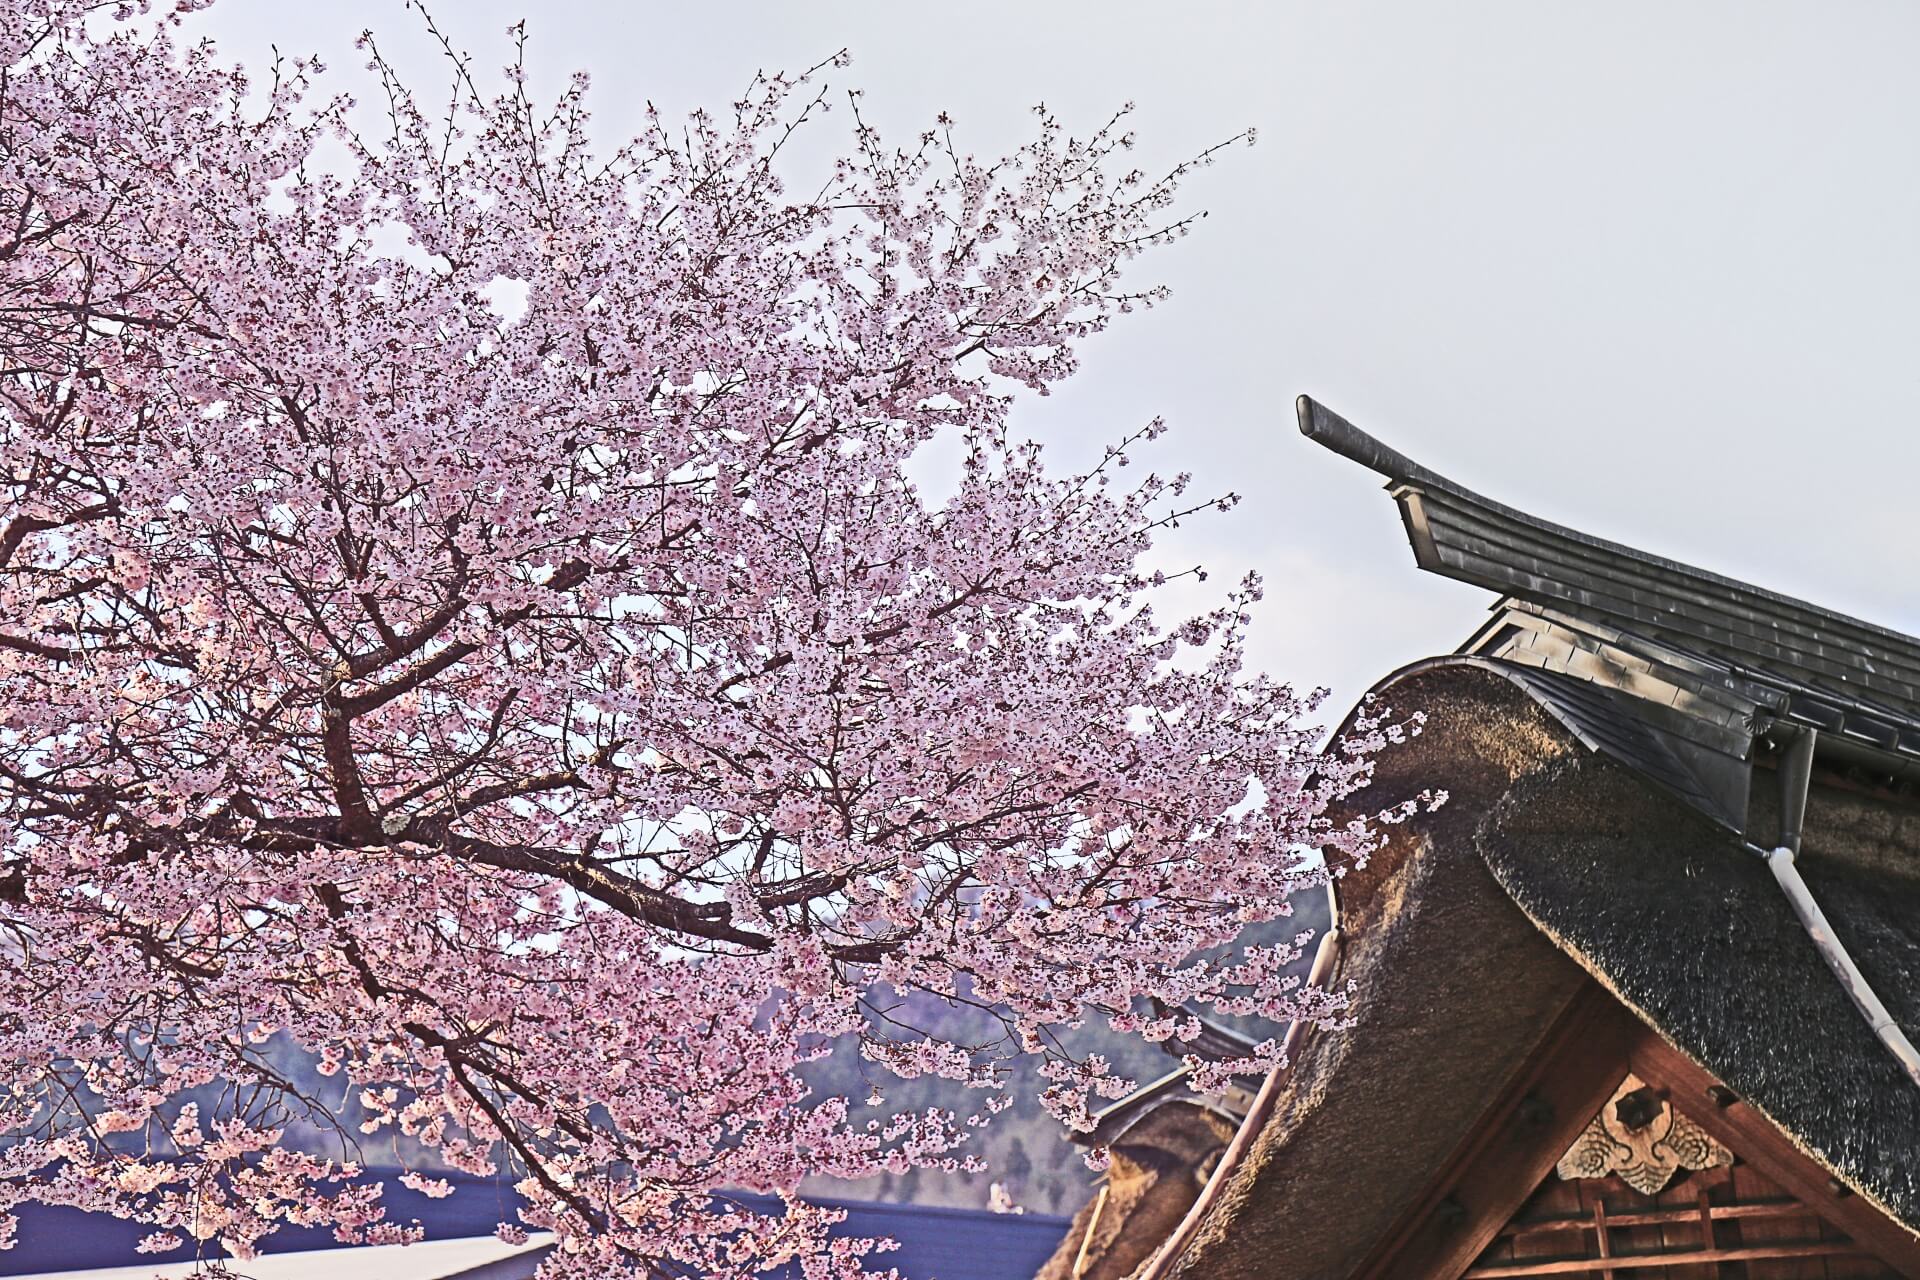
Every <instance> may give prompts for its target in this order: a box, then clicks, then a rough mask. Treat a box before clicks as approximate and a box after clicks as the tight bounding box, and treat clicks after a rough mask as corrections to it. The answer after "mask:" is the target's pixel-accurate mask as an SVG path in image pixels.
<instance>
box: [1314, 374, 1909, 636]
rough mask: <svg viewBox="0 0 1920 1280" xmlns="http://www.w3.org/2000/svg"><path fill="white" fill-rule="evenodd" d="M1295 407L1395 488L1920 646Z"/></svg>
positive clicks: (1323, 438)
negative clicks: (1490, 493) (1546, 515)
mask: <svg viewBox="0 0 1920 1280" xmlns="http://www.w3.org/2000/svg"><path fill="white" fill-rule="evenodd" d="M1294 408H1295V412H1296V414H1297V416H1298V418H1299V421H1300V434H1301V435H1303V436H1305V437H1306V438H1307V439H1309V440H1311V441H1313V442H1314V443H1315V444H1317V445H1320V446H1321V447H1322V448H1324V449H1328V450H1331V451H1332V452H1334V453H1337V454H1339V455H1340V456H1341V457H1343V458H1347V459H1349V460H1351V461H1353V462H1357V463H1359V464H1360V465H1361V466H1363V467H1366V468H1367V469H1368V470H1370V471H1374V472H1377V473H1378V474H1380V475H1382V476H1385V477H1386V478H1387V479H1388V480H1390V481H1393V482H1394V483H1396V484H1411V485H1415V486H1418V487H1421V488H1429V489H1435V490H1439V491H1440V492H1443V493H1446V494H1448V495H1450V496H1452V497H1454V498H1458V499H1460V500H1462V501H1465V502H1469V503H1472V504H1474V505H1476V506H1479V507H1482V508H1484V509H1486V510H1488V511H1492V512H1495V513H1497V514H1499V515H1502V516H1504V517H1506V518H1507V519H1509V520H1514V521H1517V522H1519V523H1522V524H1525V525H1528V526H1530V527H1532V528H1534V529H1536V530H1539V531H1541V532H1544V533H1549V534H1553V535H1555V536H1557V537H1562V538H1566V539H1569V540H1570V541H1573V542H1576V543H1580V544H1582V545H1584V546H1587V547H1591V548H1593V549H1594V550H1597V551H1604V552H1606V553H1608V554H1610V555H1617V556H1621V557H1623V558H1625V559H1628V560H1631V561H1633V562H1635V563H1637V564H1641V565H1645V566H1648V567H1651V568H1656V569H1660V570H1664V571H1665V572H1667V573H1671V574H1676V575H1679V576H1682V577H1686V578H1691V579H1693V580H1695V581H1697V582H1701V583H1705V584H1708V585H1711V586H1714V587H1718V588H1720V589H1722V590H1728V591H1735V592H1742V593H1745V594H1747V595H1750V596H1752V597H1754V598H1756V599H1759V600H1765V601H1767V602H1769V603H1772V604H1776V605H1784V606H1786V607H1788V608H1793V609H1803V610H1805V611H1807V612H1808V613H1811V614H1813V615H1815V616H1817V617H1819V618H1821V619H1822V620H1824V621H1827V622H1830V623H1835V624H1839V625H1842V626H1847V627H1855V628H1858V629H1859V630H1861V631H1864V632H1866V633H1868V634H1870V635H1874V636H1878V637H1880V638H1882V639H1886V640H1894V641H1898V642H1899V643H1901V644H1903V645H1907V646H1920V637H1915V636H1912V635H1909V634H1908V633H1906V632H1904V631H1896V630H1894V629H1893V628H1892V627H1886V626H1882V625H1881V624H1879V623H1877V622H1869V621H1867V620H1866V619H1864V618H1856V617H1854V616H1853V615H1852V614H1846V613H1840V612H1838V611H1837V610H1834V609H1829V608H1826V607H1825V606H1823V605H1817V604H1814V603H1813V602H1812V601H1810V600H1802V599H1800V598H1799V597H1797V596H1790V595H1786V594H1785V593H1783V592H1779V591H1772V590H1769V589H1768V588H1766V587H1759V586H1755V585H1754V584H1753V583H1751V582H1743V581H1741V580H1740V579H1738V578H1731V577H1728V576H1727V575H1725V574H1720V573H1714V572H1713V571H1712V570H1710V569H1702V568H1699V567H1697V566H1695V565H1690V564H1686V563H1684V562H1682V561H1679V560H1669V559H1667V558H1666V557H1665V556H1657V555H1654V554H1653V553H1652V552H1650V551H1642V550H1640V549H1639V548H1638V547H1630V546H1628V545H1626V544H1625V543H1623V542H1614V541H1612V540H1610V539H1607V538H1600V537H1596V536H1594V535H1593V534H1590V533H1583V532H1581V531H1580V530H1578V529H1572V528H1569V527H1567V526H1566V525H1562V524H1555V523H1554V522H1553V521H1551V520H1543V519H1541V518H1540V517H1539V516H1535V515H1529V514H1528V513H1527V512H1524V511H1522V510H1520V509H1519V508H1517V507H1510V506H1508V505H1507V504H1505V503H1504V502H1496V501H1494V500H1493V499H1492V498H1488V497H1485V496H1484V495H1482V494H1479V493H1475V492H1474V491H1473V490H1472V489H1469V488H1467V487H1466V486H1465V485H1462V484H1457V483H1455V482H1454V481H1452V480H1449V479H1447V478H1446V477H1445V476H1443V475H1441V474H1440V473H1439V472H1437V471H1433V470H1430V469H1429V468H1427V467H1423V466H1421V465H1420V464H1419V463H1417V462H1415V461H1413V460H1412V459H1411V458H1409V457H1407V456H1406V455H1405V454H1403V453H1401V452H1400V451H1399V450H1397V449H1394V448H1392V447H1390V446H1388V445H1386V444H1384V443H1383V442H1381V441H1380V440H1378V439H1376V438H1375V437H1374V436H1372V435H1370V434H1368V433H1367V432H1365V431H1362V430H1361V429H1360V428H1359V427H1356V426H1354V425H1353V424H1352V423H1351V422H1349V421H1347V420H1346V419H1345V418H1343V417H1341V416H1340V415H1339V414H1337V413H1335V412H1334V411H1333V410H1331V409H1329V408H1327V407H1326V406H1325V405H1323V404H1321V403H1320V402H1319V401H1317V400H1315V399H1314V398H1313V397H1311V396H1307V395H1302V396H1300V397H1299V398H1298V399H1297V400H1296V401H1295V402H1294Z"/></svg>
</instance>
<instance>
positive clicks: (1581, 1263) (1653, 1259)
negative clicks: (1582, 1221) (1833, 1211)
mask: <svg viewBox="0 0 1920 1280" xmlns="http://www.w3.org/2000/svg"><path fill="white" fill-rule="evenodd" d="M1866 1256H1868V1254H1867V1251H1866V1250H1865V1249H1863V1248H1861V1247H1860V1246H1859V1245H1857V1244H1849V1243H1847V1242H1846V1241H1844V1240H1821V1241H1818V1242H1816V1243H1812V1244H1773V1245H1764V1244H1763V1245H1749V1246H1747V1247H1745V1248H1740V1249H1689V1250H1687V1251H1686V1252H1685V1253H1642V1254H1626V1255H1622V1254H1617V1253H1616V1254H1614V1255H1613V1256H1612V1257H1610V1258H1609V1257H1602V1258H1556V1259H1554V1260H1553V1261H1551V1262H1498V1263H1494V1264H1492V1265H1491V1266H1485V1267H1474V1268H1473V1269H1472V1270H1470V1271H1468V1272H1467V1273H1466V1276H1465V1277H1464V1280H1496V1278H1497V1277H1507V1276H1568V1275H1578V1274H1579V1273H1580V1272H1582V1271H1599V1272H1602V1273H1603V1274H1606V1275H1612V1274H1613V1273H1614V1272H1616V1271H1637V1270H1641V1269H1644V1268H1647V1267H1684V1266H1688V1265H1690V1264H1694V1263H1705V1262H1713V1263H1720V1262H1760V1261H1763V1260H1765V1259H1768V1258H1860V1257H1866Z"/></svg>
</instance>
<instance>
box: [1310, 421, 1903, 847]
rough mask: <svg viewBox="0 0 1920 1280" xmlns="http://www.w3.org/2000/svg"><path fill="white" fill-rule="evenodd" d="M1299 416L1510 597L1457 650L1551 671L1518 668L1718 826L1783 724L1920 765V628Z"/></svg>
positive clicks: (1742, 810) (1575, 722) (1832, 745)
mask: <svg viewBox="0 0 1920 1280" xmlns="http://www.w3.org/2000/svg"><path fill="white" fill-rule="evenodd" d="M1299 416H1300V430H1301V432H1302V433H1303V434H1305V435H1306V436H1307V437H1308V438H1309V439H1311V440H1314V441H1316V442H1317V443H1319V444H1321V445H1324V446H1325V447H1326V448H1328V449H1331V450H1333V451H1334V452H1335V453H1338V454H1341V455H1343V456H1345V457H1348V458H1351V459H1353V460H1354V461H1356V462H1358V463H1360V464H1361V465H1363V466H1365V467H1368V468H1370V469H1372V470H1374V471H1376V472H1378V473H1380V474H1381V475H1383V476H1385V477H1386V478H1387V480H1388V490H1389V492H1391V493H1392V495H1393V497H1394V499H1395V500H1396V501H1397V502H1398V503H1399V505H1400V513H1401V518H1402V520H1403V522H1404V523H1405V525H1406V529H1407V539H1408V541H1409V542H1410V543H1412V545H1413V553H1414V558H1415V560H1416V561H1417V562H1418V563H1419V565H1420V567H1421V568H1423V569H1426V570H1428V571H1430V572H1433V573H1438V574H1442V575H1444V576H1446V577H1450V578H1457V579H1459V580H1460V581H1462V582H1471V583H1473V584H1475V585H1476V586H1481V587H1486V588H1488V589H1489V590H1492V591H1496V592H1499V593H1500V594H1501V595H1502V596H1503V597H1504V599H1503V600H1502V601H1501V606H1502V607H1501V608H1500V609H1499V610H1498V611H1497V613H1496V615H1495V617H1494V618H1493V619H1492V621H1490V622H1489V623H1488V624H1487V625H1486V626H1484V627H1482V628H1481V629H1480V630H1479V631H1478V632H1477V633H1475V634H1474V636H1473V637H1472V638H1470V639H1469V640H1468V641H1467V643H1466V644H1465V645H1463V646H1462V648H1461V652H1462V653H1465V654H1476V655H1480V656H1484V657H1490V658H1495V659H1499V660H1501V661H1502V662H1504V663H1506V664H1510V665H1513V666H1520V667H1528V668H1532V669H1534V670H1536V671H1540V672H1544V673H1546V675H1545V676H1544V678H1540V677H1535V678H1526V677H1519V676H1516V677H1515V678H1517V679H1523V680H1525V681H1526V683H1527V684H1528V687H1529V689H1530V690H1531V691H1533V692H1534V693H1535V695H1536V696H1537V697H1539V698H1540V699H1541V700H1542V701H1543V702H1545V703H1547V704H1548V705H1549V706H1551V707H1552V708H1553V710H1554V712H1555V714H1556V715H1558V716H1559V717H1560V718H1561V719H1562V720H1563V721H1564V722H1565V723H1566V724H1567V727H1568V728H1569V729H1571V730H1572V731H1573V732H1574V733H1575V734H1576V735H1577V736H1579V737H1580V738H1581V740H1582V741H1584V742H1586V743H1587V745H1588V746H1590V747H1592V748H1594V749H1597V750H1605V751H1607V752H1608V753H1609V754H1611V755H1614V756H1616V757H1617V758H1619V759H1621V760H1622V761H1624V762H1625V763H1627V764H1629V765H1631V766H1633V767H1634V768H1636V769H1638V770H1639V771H1640V772H1642V773H1644V774H1646V775H1648V776H1649V777H1652V778H1653V779H1655V780H1656V781H1658V782H1660V783H1661V784H1662V785H1664V786H1666V787H1668V788H1669V789H1670V790H1673V791H1674V792H1676V793H1677V794H1679V795H1680V796H1682V797H1683V798H1684V799H1686V800H1687V802H1688V803H1689V804H1692V805H1693V806H1694V807H1695V808H1698V809H1700V810H1701V811H1702V812H1703V813H1705V814H1706V815H1707V816H1708V817H1710V818H1712V819H1713V820H1714V821H1716V822H1718V823H1720V824H1721V825H1722V826H1725V827H1727V828H1728V829H1729V830H1732V831H1735V832H1739V833H1744V831H1745V829H1746V817H1747V806H1748V782H1749V779H1750V777H1751V768H1750V766H1751V764H1752V762H1753V760H1754V756H1755V749H1756V746H1758V747H1759V748H1760V750H1761V752H1762V753H1763V754H1764V752H1765V750H1766V747H1767V744H1768V742H1769V741H1770V739H1771V737H1772V736H1773V735H1774V733H1775V730H1776V728H1777V727H1778V726H1780V725H1783V724H1785V725H1797V726H1804V727H1806V728H1811V729H1815V730H1818V731H1820V733H1821V735H1822V738H1821V751H1822V752H1823V754H1825V755H1827V756H1828V757H1829V758H1833V759H1841V760H1845V761H1846V762H1848V763H1849V764H1851V765H1853V766H1855V767H1856V768H1860V769H1864V770H1867V771H1870V772H1872V773H1874V774H1876V775H1884V776H1885V777H1886V778H1888V779H1897V780H1899V781H1900V782H1902V783H1905V782H1907V780H1908V779H1911V778H1915V777H1920V640H1916V639H1915V638H1913V637H1911V636H1905V635H1902V634H1900V633H1899V632H1897V631H1890V630H1888V629H1887V628H1885V627H1879V626H1875V625H1874V624H1872V623H1869V622H1862V621H1860V620H1859V619H1857V618H1849V617H1847V616H1846V615H1844V614H1839V613H1835V612H1833V611H1832V610H1830V609H1823V608H1820V607H1819V606H1818V605H1812V604H1807V603H1806V602H1804V601H1800V600H1795V599H1792V598H1791V597H1789V596H1784V595H1780V594H1778V593H1777V592H1773V591H1767V590H1764V589H1763V588H1760V587H1755V586H1750V585H1748V584H1746V583H1744V582H1736V581H1735V580H1733V579H1732V578H1725V577H1722V576H1720V575H1719V574H1714V573H1708V572H1707V571H1705V570H1703V569H1695V568H1692V567H1691V566H1689V565H1684V564H1679V563H1677V562H1675V561H1672V560H1666V559H1662V558H1661V557H1659V556H1655V555H1649V554H1648V553H1646V552H1644V551H1637V550H1635V549H1634V548H1632V547H1627V546H1622V545H1620V544H1619V543H1615V542H1608V541H1606V540H1605V539H1602V538H1596V537H1593V536H1591V535H1589V534H1585V533H1581V532H1579V531H1577V530H1574V529H1567V528H1563V527H1561V526H1559V525H1556V524H1551V523H1549V522H1548V521H1545V520H1541V519H1538V518H1537V517H1534V516H1530V515H1528V514H1526V513H1525V512H1522V511H1517V510H1515V509H1514V508H1512V507H1508V506H1505V505H1503V504H1501V503H1498V502H1494V501H1492V500H1491V499H1488V498H1483V497H1481V496H1480V495H1479V494H1477V493H1474V492H1473V491H1472V490H1470V489H1468V488H1466V487H1465V486H1463V485H1459V484H1455V483H1454V482H1453V481H1451V480H1449V479H1447V478H1446V477H1444V476H1441V475H1438V474H1436V473H1434V472H1432V471H1429V470H1428V469H1427V468H1425V467H1423V466H1421V465H1420V464H1418V463H1416V462H1413V461H1411V460H1410V459H1408V458H1406V457H1405V456H1403V455H1402V454H1400V453H1397V452H1395V451H1394V450H1392V449H1390V448H1388V447H1387V446H1385V445H1384V444H1382V443H1380V442H1379V441H1378V440H1375V439H1374V438H1373V437H1372V436H1369V435H1368V434H1367V433H1366V432H1364V431H1361V430H1360V429H1359V428H1357V427H1355V426H1354V425H1353V424H1352V423H1350V422H1348V421H1347V420H1346V419H1344V418H1342V417H1340V415H1338V414H1336V413H1334V412H1333V411H1331V410H1330V409H1328V408H1326V407H1325V406H1324V405H1321V404H1319V403H1317V402H1315V401H1314V400H1312V399H1310V398H1308V397H1306V396H1302V397H1300V403H1299ZM1582 686H1589V687H1582ZM1595 688H1597V689H1599V690H1604V691H1605V692H1604V693H1599V694H1596V693H1595V692H1594V689H1595ZM1615 695H1617V696H1615Z"/></svg>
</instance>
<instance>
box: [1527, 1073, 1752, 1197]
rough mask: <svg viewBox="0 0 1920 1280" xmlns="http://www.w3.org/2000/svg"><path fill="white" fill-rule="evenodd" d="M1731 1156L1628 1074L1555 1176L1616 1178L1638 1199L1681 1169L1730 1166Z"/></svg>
mask: <svg viewBox="0 0 1920 1280" xmlns="http://www.w3.org/2000/svg"><path fill="white" fill-rule="evenodd" d="M1732 1163H1733V1152H1731V1151H1729V1150H1727V1149H1726V1148H1725V1147H1723V1146H1721V1145H1720V1144H1719V1143H1718V1142H1715V1141H1714V1140H1713V1139H1712V1138H1711V1137H1710V1136H1708V1134H1707V1132H1706V1131H1705V1130H1704V1129H1702V1128H1701V1127H1700V1126H1699V1125H1697V1124H1695V1123H1694V1122H1693V1121H1691V1120H1689V1119H1687V1118H1686V1117H1685V1116H1683V1115H1681V1114H1680V1113H1679V1112H1678V1111H1675V1110H1674V1109H1673V1106H1672V1104H1671V1103H1669V1102H1668V1101H1667V1100H1666V1099H1665V1098H1663V1097H1661V1096H1660V1094H1658V1093H1656V1092H1655V1091H1654V1090H1653V1089H1652V1088H1650V1087H1648V1085H1647V1083H1646V1082H1645V1081H1644V1080H1642V1079H1641V1078H1640V1077H1639V1076H1636V1075H1632V1074H1629V1075H1628V1076H1627V1078H1626V1079H1625V1080H1622V1081H1621V1082H1620V1087H1619V1088H1618V1089H1615V1090H1614V1091H1613V1097H1611V1098H1610V1099H1608V1100H1607V1105H1606V1106H1604V1107H1602V1108H1600V1114H1599V1115H1597V1116H1595V1117H1594V1118H1593V1123H1591V1124H1589V1125H1588V1126H1587V1127H1586V1128H1585V1129H1582V1130H1581V1131H1580V1136H1579V1137H1578V1138H1575V1139H1574V1140H1573V1145H1572V1146H1571V1147H1568V1148H1567V1154H1565V1155H1564V1156H1561V1157H1560V1163H1559V1164H1557V1165H1555V1166H1554V1172H1555V1173H1557V1174H1559V1175H1560V1177H1561V1178H1562V1179H1563V1180H1565V1181H1572V1180H1573V1179H1575V1178H1604V1177H1607V1176H1608V1175H1610V1174H1618V1175H1619V1177H1620V1179H1621V1181H1623V1182H1625V1183H1626V1184H1627V1185H1628V1186H1630V1187H1632V1188H1633V1189H1634V1190H1635V1191H1638V1192H1639V1193H1640V1194H1642V1195H1648V1196H1650V1195H1653V1194H1654V1193H1656V1192H1658V1191H1659V1190H1660V1189H1661V1188H1662V1187H1664V1186H1666V1185H1667V1183H1669V1182H1671V1181H1673V1175H1674V1174H1676V1173H1678V1172H1679V1171H1680V1170H1682V1169H1711V1168H1713V1167H1714V1166H1716V1165H1724V1164H1732Z"/></svg>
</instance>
